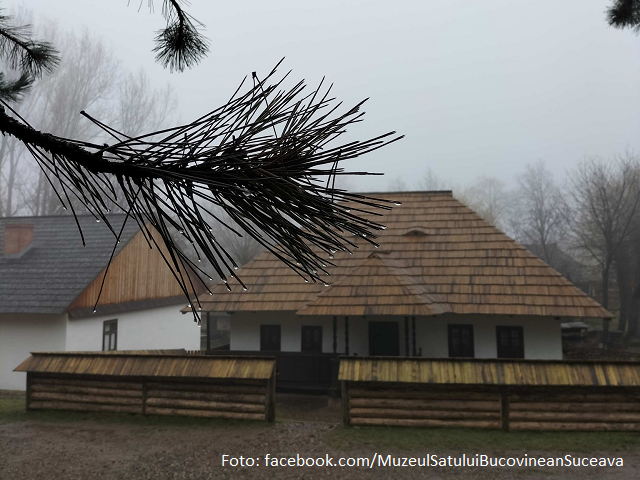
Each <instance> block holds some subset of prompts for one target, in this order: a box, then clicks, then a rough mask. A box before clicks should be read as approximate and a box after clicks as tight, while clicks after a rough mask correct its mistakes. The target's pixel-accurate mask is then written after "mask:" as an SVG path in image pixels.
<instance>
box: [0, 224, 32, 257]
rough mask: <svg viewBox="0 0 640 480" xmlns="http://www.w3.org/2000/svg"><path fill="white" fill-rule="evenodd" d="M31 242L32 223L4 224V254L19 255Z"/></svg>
mask: <svg viewBox="0 0 640 480" xmlns="http://www.w3.org/2000/svg"><path fill="white" fill-rule="evenodd" d="M31 242H33V225H29V224H13V225H5V226H4V254H5V255H20V254H21V253H22V252H24V251H25V250H26V248H27V247H28V246H29V245H31Z"/></svg>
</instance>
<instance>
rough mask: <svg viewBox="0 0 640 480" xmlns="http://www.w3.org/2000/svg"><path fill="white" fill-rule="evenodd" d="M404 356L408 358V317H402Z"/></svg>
mask: <svg viewBox="0 0 640 480" xmlns="http://www.w3.org/2000/svg"><path fill="white" fill-rule="evenodd" d="M404 354H405V355H406V356H407V357H408V356H409V317H404Z"/></svg>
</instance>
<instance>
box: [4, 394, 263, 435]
mask: <svg viewBox="0 0 640 480" xmlns="http://www.w3.org/2000/svg"><path fill="white" fill-rule="evenodd" d="M21 397H22V398H20V397H17V396H15V395H12V396H5V395H2V396H0V425H4V424H7V423H16V422H26V421H37V422H45V423H76V422H86V421H90V422H95V423H101V424H127V425H139V426H143V427H144V426H147V427H159V426H171V427H187V428H198V427H217V428H221V427H227V428H264V427H266V426H267V424H266V423H265V422H259V421H251V420H227V419H217V418H196V417H164V416H149V417H143V416H142V415H129V414H117V413H94V412H86V413H85V412H63V411H56V410H47V411H32V412H27V411H25V401H24V395H22V396H21Z"/></svg>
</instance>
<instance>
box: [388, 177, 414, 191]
mask: <svg viewBox="0 0 640 480" xmlns="http://www.w3.org/2000/svg"><path fill="white" fill-rule="evenodd" d="M408 189H409V187H408V186H407V182H405V181H404V179H403V178H402V177H394V178H393V179H391V181H390V182H389V186H388V187H387V190H388V191H390V192H404V191H405V190H408Z"/></svg>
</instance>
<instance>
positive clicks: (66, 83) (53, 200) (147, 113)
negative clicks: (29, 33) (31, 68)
mask: <svg viewBox="0 0 640 480" xmlns="http://www.w3.org/2000/svg"><path fill="white" fill-rule="evenodd" d="M41 35H42V36H43V37H44V38H47V39H50V40H51V41H52V42H55V43H56V45H58V46H59V47H60V48H61V50H62V51H63V52H64V55H63V61H62V62H61V64H60V65H59V67H58V68H57V70H56V71H55V72H54V73H53V74H52V75H50V76H47V77H44V78H43V79H41V80H40V81H38V82H37V83H36V84H35V85H34V86H33V88H31V89H30V91H29V92H28V93H27V94H26V95H25V96H24V99H23V101H22V103H21V105H20V109H21V112H22V116H23V117H24V118H26V119H28V120H29V122H30V123H32V124H33V125H34V126H36V127H37V128H39V129H41V130H43V131H48V132H51V133H52V134H54V135H57V136H61V137H66V138H86V139H88V141H94V142H96V143H100V142H101V141H105V140H107V138H106V137H105V135H104V133H103V131H102V130H101V129H99V128H97V127H96V125H95V124H94V123H92V122H90V121H88V120H87V119H85V118H83V117H82V116H81V115H79V112H81V111H84V110H86V111H89V112H91V114H92V115H95V116H99V117H100V118H102V119H106V120H107V121H109V122H111V123H112V124H113V125H114V126H116V127H117V128H119V129H120V130H121V131H122V132H124V133H126V134H128V135H131V136H135V135H139V134H141V133H143V132H145V131H149V130H155V129H159V128H160V127H162V126H166V125H167V124H168V123H169V122H171V121H172V120H173V119H174V118H175V109H176V104H177V101H176V96H175V93H174V92H173V89H172V88H171V87H170V86H169V85H167V86H166V87H164V88H161V89H158V88H153V86H152V85H151V82H150V81H149V78H148V76H147V75H146V73H145V72H144V71H143V70H140V71H138V72H137V73H136V74H131V73H126V72H124V71H123V69H122V68H121V66H120V64H119V63H118V62H117V61H116V60H115V59H114V56H113V54H112V52H111V51H110V49H109V48H108V47H106V45H105V44H104V42H103V41H102V40H101V39H100V38H97V37H95V36H93V35H91V34H90V33H89V32H88V31H86V30H85V31H83V32H82V33H81V34H79V35H77V34H74V33H63V32H61V31H60V29H59V28H58V27H57V26H55V25H51V24H49V25H46V26H45V27H44V28H42V29H41ZM0 175H1V176H0V214H1V215H2V216H11V215H15V214H17V213H24V214H31V215H51V214H56V213H61V212H62V211H63V207H62V205H61V204H60V202H59V200H58V197H57V195H56V194H55V192H54V190H53V186H55V185H57V180H56V179H50V178H47V175H46V174H45V172H44V171H43V170H36V169H34V164H33V162H32V161H31V159H30V158H29V152H28V151H27V149H26V148H25V147H24V145H23V144H22V142H20V141H19V140H18V139H16V138H14V137H9V136H3V138H2V144H1V145H0ZM49 176H50V177H51V175H49ZM52 184H53V185H52Z"/></svg>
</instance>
